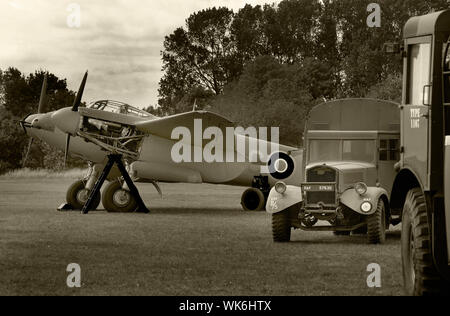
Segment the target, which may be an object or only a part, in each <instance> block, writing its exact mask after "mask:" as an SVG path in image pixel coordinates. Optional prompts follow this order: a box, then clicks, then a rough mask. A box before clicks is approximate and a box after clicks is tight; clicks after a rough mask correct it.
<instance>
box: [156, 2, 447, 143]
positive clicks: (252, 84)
mask: <svg viewBox="0 0 450 316" xmlns="http://www.w3.org/2000/svg"><path fill="white" fill-rule="evenodd" d="M372 2H373V1H371V0H323V1H319V0H283V1H281V2H280V3H279V4H278V5H275V4H272V5H270V4H266V5H264V6H259V5H257V6H252V5H250V4H247V5H246V6H245V7H244V8H242V9H240V10H239V11H238V12H236V13H233V12H232V11H230V10H229V9H226V8H212V9H207V10H203V11H200V12H197V13H195V14H192V15H191V16H190V17H189V18H188V19H187V20H186V25H185V27H180V28H178V29H176V30H175V31H174V32H173V33H172V34H170V35H168V36H167V37H166V38H165V42H164V51H163V52H162V59H163V65H164V66H163V71H164V76H163V78H162V79H161V82H160V90H159V94H160V99H159V106H160V108H158V111H159V114H172V113H178V112H181V111H185V110H189V109H191V108H192V104H193V101H194V100H197V104H200V105H201V106H202V107H207V108H208V109H210V110H212V111H215V112H218V113H220V114H222V115H225V116H228V117H230V118H231V119H233V120H234V121H235V122H236V123H238V124H242V125H245V126H248V125H254V126H280V127H281V130H280V132H281V140H282V141H283V142H285V143H288V144H296V145H301V136H302V135H301V134H302V130H303V125H304V120H305V117H306V114H307V113H308V111H309V109H310V108H311V107H312V106H314V105H315V104H317V103H320V102H323V101H326V100H331V99H335V98H346V97H373V98H381V99H389V100H394V101H399V100H400V97H401V71H402V63H401V57H400V56H393V55H387V54H385V53H384V52H383V44H384V43H385V42H399V41H400V40H401V38H402V37H401V36H402V28H403V25H404V24H405V23H406V21H407V20H408V19H409V17H411V16H414V15H420V14H426V13H429V12H431V11H433V10H440V9H444V8H447V7H448V4H447V1H446V0H404V1H392V0H380V1H377V2H376V3H378V4H379V5H380V7H381V27H380V28H377V27H374V28H370V27H368V25H367V18H368V16H369V15H370V13H371V12H368V11H367V7H368V4H369V3H372Z"/></svg>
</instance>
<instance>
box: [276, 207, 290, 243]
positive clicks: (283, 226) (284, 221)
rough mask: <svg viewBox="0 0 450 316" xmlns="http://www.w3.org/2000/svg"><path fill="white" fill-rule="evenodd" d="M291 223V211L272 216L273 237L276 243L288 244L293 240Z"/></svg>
mask: <svg viewBox="0 0 450 316" xmlns="http://www.w3.org/2000/svg"><path fill="white" fill-rule="evenodd" d="M291 231H292V229H291V223H290V220H289V209H287V210H284V211H282V212H280V213H276V214H272V236H273V241H274V242H288V241H290V240H291Z"/></svg>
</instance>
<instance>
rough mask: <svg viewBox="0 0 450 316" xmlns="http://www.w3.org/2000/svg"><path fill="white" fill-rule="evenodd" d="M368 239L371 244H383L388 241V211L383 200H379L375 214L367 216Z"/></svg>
mask: <svg viewBox="0 0 450 316" xmlns="http://www.w3.org/2000/svg"><path fill="white" fill-rule="evenodd" d="M367 239H368V240H369V243H370V244H382V243H384V242H385V241H386V211H385V206H384V202H383V200H382V199H379V200H378V204H377V209H376V211H375V213H373V214H372V215H369V216H367Z"/></svg>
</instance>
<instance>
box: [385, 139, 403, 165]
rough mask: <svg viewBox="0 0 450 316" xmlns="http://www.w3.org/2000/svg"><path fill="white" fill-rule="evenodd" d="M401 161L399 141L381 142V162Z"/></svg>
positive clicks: (387, 140)
mask: <svg viewBox="0 0 450 316" xmlns="http://www.w3.org/2000/svg"><path fill="white" fill-rule="evenodd" d="M399 159H400V150H399V140H398V139H382V140H380V161H398V160H399Z"/></svg>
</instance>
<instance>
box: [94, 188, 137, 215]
mask: <svg viewBox="0 0 450 316" xmlns="http://www.w3.org/2000/svg"><path fill="white" fill-rule="evenodd" d="M102 204H103V206H104V207H105V209H106V210H107V211H108V212H111V213H131V212H134V211H135V210H136V208H137V202H136V199H135V198H134V197H133V196H132V195H131V193H130V192H128V191H126V190H124V189H122V184H121V183H120V182H119V181H113V182H110V183H108V185H107V186H106V187H105V190H104V191H103V194H102Z"/></svg>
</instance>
